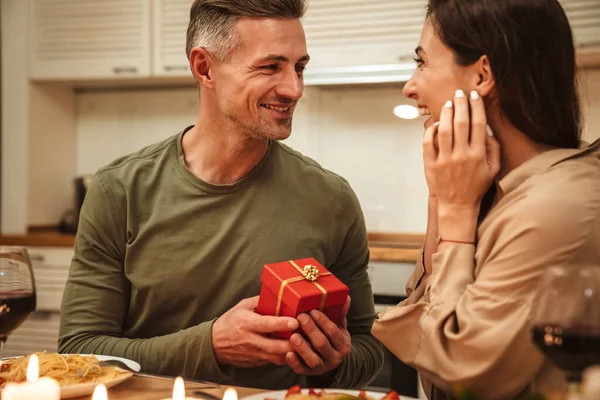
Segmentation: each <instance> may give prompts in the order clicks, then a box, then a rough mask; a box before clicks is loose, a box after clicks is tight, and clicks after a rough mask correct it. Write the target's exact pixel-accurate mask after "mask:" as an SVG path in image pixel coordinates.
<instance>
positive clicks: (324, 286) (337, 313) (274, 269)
mask: <svg viewBox="0 0 600 400" xmlns="http://www.w3.org/2000/svg"><path fill="white" fill-rule="evenodd" d="M260 280H261V282H262V288H261V291H260V298H259V300H258V306H257V307H256V312H257V313H259V314H261V315H275V316H286V317H297V316H298V315H299V314H302V313H307V312H309V311H311V310H321V311H322V312H323V313H324V314H325V315H326V316H327V317H328V318H329V319H330V320H331V321H333V322H334V323H336V324H340V323H341V321H342V311H343V308H344V304H345V303H346V298H347V297H348V291H349V290H348V286H346V285H344V284H343V283H342V281H340V280H339V279H338V278H336V276H335V275H333V274H332V273H331V272H329V271H328V270H327V269H326V268H325V267H324V266H322V265H321V264H319V262H318V261H317V260H315V259H314V258H303V259H300V260H291V261H284V262H279V263H275V264H267V265H265V266H264V268H263V272H262V276H261V279H260ZM274 335H275V336H278V337H281V338H284V339H289V337H290V336H291V335H292V332H290V331H287V332H277V333H275V334H274Z"/></svg>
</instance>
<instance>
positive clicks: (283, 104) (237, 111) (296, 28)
mask: <svg viewBox="0 0 600 400" xmlns="http://www.w3.org/2000/svg"><path fill="white" fill-rule="evenodd" d="M237 33H238V35H239V37H240V42H241V43H240V44H239V46H237V47H236V48H235V49H233V50H232V51H231V52H230V54H229V57H228V58H227V59H226V60H225V61H222V62H217V63H216V65H215V66H214V68H213V74H214V87H215V93H216V98H217V102H218V108H219V110H220V111H221V112H222V114H223V116H225V117H226V118H228V119H229V120H231V121H232V122H233V123H234V124H235V125H237V126H238V127H239V128H240V132H242V133H243V134H245V135H247V136H249V137H253V138H266V139H274V140H282V139H286V138H287V137H289V136H290V133H291V128H292V115H293V113H294V109H295V108H296V104H297V102H298V100H300V97H302V93H303V91H304V80H303V77H302V74H303V70H304V68H305V66H306V64H307V63H308V58H309V57H308V54H307V50H306V38H305V36H304V29H303V28H302V25H301V23H300V20H299V19H293V18H247V17H243V18H241V19H240V20H239V21H238V23H237Z"/></svg>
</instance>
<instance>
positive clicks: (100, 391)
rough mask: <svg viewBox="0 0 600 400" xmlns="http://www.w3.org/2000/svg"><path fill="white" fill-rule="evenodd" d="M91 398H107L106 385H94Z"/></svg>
mask: <svg viewBox="0 0 600 400" xmlns="http://www.w3.org/2000/svg"><path fill="white" fill-rule="evenodd" d="M92 400H108V393H106V386H104V385H103V384H99V385H96V388H95V389H94V394H93V395H92Z"/></svg>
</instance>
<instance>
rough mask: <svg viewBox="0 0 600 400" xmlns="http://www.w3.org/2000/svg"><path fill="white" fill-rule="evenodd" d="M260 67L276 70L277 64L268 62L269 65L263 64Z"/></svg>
mask: <svg viewBox="0 0 600 400" xmlns="http://www.w3.org/2000/svg"><path fill="white" fill-rule="evenodd" d="M260 68H261V69H268V70H270V71H277V64H269V65H263V66H262V67H260Z"/></svg>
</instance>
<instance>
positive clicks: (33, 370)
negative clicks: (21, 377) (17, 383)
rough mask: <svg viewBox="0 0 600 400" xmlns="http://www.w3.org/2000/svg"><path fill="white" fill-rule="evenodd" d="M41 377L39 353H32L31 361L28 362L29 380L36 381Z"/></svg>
mask: <svg viewBox="0 0 600 400" xmlns="http://www.w3.org/2000/svg"><path fill="white" fill-rule="evenodd" d="M39 377H40V366H39V360H38V356H37V354H32V355H31V356H30V357H29V363H28V364H27V381H28V382H34V381H37V380H38V378H39Z"/></svg>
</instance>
